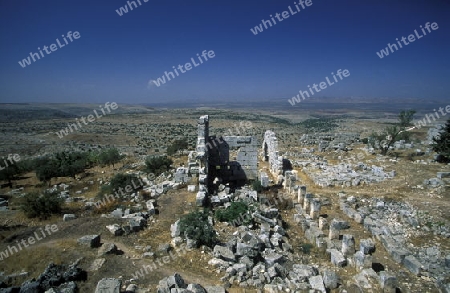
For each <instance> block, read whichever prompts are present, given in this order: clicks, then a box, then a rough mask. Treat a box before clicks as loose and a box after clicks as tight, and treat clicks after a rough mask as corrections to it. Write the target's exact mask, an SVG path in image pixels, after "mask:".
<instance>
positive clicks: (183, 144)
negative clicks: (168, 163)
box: [167, 139, 188, 156]
mask: <svg viewBox="0 0 450 293" xmlns="http://www.w3.org/2000/svg"><path fill="white" fill-rule="evenodd" d="M187 148H188V142H187V140H186V139H177V140H175V141H174V142H173V143H172V144H171V145H170V146H169V147H168V148H167V154H168V155H169V156H172V155H174V154H176V153H177V152H178V151H179V150H184V149H187Z"/></svg>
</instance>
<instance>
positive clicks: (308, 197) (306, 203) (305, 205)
mask: <svg viewBox="0 0 450 293" xmlns="http://www.w3.org/2000/svg"><path fill="white" fill-rule="evenodd" d="M312 198H313V194H312V193H307V194H306V195H305V199H304V201H303V210H304V211H305V213H308V211H307V210H308V208H309V205H310V202H311V199H312Z"/></svg>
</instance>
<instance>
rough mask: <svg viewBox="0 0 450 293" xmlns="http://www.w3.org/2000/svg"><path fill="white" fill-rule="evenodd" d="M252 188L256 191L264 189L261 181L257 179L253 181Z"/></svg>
mask: <svg viewBox="0 0 450 293" xmlns="http://www.w3.org/2000/svg"><path fill="white" fill-rule="evenodd" d="M252 188H253V190H255V191H257V192H262V191H263V190H264V187H263V186H262V184H261V181H259V180H255V181H253V183H252Z"/></svg>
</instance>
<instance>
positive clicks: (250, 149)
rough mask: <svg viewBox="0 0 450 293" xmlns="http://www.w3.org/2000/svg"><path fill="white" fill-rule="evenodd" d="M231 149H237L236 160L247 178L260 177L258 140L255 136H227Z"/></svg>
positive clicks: (226, 139)
mask: <svg viewBox="0 0 450 293" xmlns="http://www.w3.org/2000/svg"><path fill="white" fill-rule="evenodd" d="M224 141H225V142H226V143H227V144H228V146H229V149H230V150H237V155H236V162H237V163H238V164H240V166H241V167H242V169H243V171H244V173H245V175H246V177H247V179H251V180H255V179H257V177H258V141H257V139H256V137H254V136H225V137H224Z"/></svg>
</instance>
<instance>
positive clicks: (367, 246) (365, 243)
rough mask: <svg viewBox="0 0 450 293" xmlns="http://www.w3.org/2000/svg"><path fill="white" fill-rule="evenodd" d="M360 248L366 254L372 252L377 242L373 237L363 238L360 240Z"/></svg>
mask: <svg viewBox="0 0 450 293" xmlns="http://www.w3.org/2000/svg"><path fill="white" fill-rule="evenodd" d="M359 250H360V251H361V252H362V253H364V254H372V253H374V252H375V242H373V240H372V239H370V238H368V239H361V241H360V242H359Z"/></svg>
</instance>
